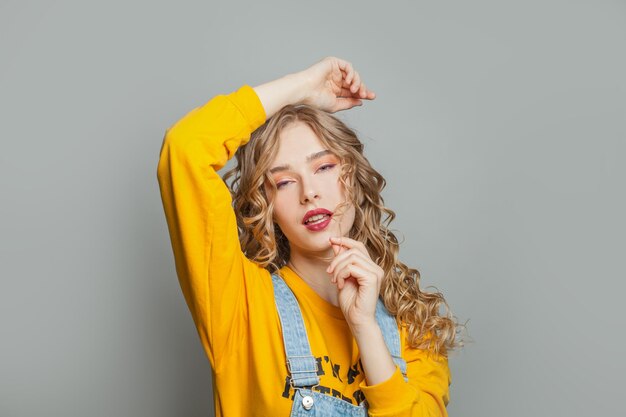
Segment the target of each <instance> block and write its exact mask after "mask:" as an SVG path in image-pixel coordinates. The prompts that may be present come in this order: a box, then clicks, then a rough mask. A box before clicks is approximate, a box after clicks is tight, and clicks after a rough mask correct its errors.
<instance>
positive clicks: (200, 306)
mask: <svg viewBox="0 0 626 417" xmlns="http://www.w3.org/2000/svg"><path fill="white" fill-rule="evenodd" d="M265 119H266V114H265V111H264V109H263V106H262V104H261V101H260V100H259V98H258V96H257V95H256V93H255V91H254V90H253V89H252V88H251V87H250V86H247V85H244V86H242V87H241V88H240V89H239V90H238V91H235V92H233V93H231V94H228V95H219V96H216V97H214V98H213V99H212V100H210V101H209V102H207V103H206V104H204V105H203V106H200V107H198V108H196V109H194V110H192V111H191V112H189V113H188V114H187V115H186V116H184V117H183V118H182V119H181V120H179V121H178V122H177V123H175V124H174V125H173V126H172V127H170V128H169V129H167V131H166V134H165V138H164V140H163V145H162V148H161V153H160V159H159V163H158V168H157V178H158V181H159V187H160V191H161V198H162V201H163V208H164V211H165V216H166V220H167V224H168V229H169V234H170V239H171V243H172V249H173V252H174V259H175V263H176V272H177V275H178V279H179V282H180V285H181V289H182V292H183V294H184V296H185V300H186V302H187V305H188V306H189V310H190V311H191V315H192V316H193V319H194V322H195V324H196V327H197V330H198V334H199V336H200V340H201V342H202V345H203V346H204V349H205V351H206V354H207V356H208V358H209V361H210V362H211V367H212V369H213V387H214V389H213V398H214V403H215V413H216V416H217V417H244V416H245V417H250V416H277V417H280V416H289V414H290V410H291V406H292V398H293V394H294V391H293V388H291V387H290V386H289V383H288V379H287V376H288V371H287V367H286V364H285V359H286V357H285V351H284V345H283V339H282V333H281V327H280V321H279V317H278V312H277V310H276V305H275V303H274V291H273V287H272V280H271V276H270V274H269V272H268V271H267V270H265V269H263V268H261V267H259V266H258V265H257V264H255V263H254V262H252V261H250V260H249V259H247V258H246V257H245V256H244V254H243V252H242V251H241V246H240V242H239V236H238V231H237V222H236V220H235V213H234V210H233V208H232V205H231V203H232V199H231V196H230V193H229V191H228V188H227V187H226V184H224V182H223V180H222V179H221V177H220V176H219V175H218V174H217V172H216V171H218V170H220V169H221V168H222V167H224V165H225V164H226V162H227V160H228V159H230V158H231V157H232V156H233V155H234V154H235V151H236V150H237V148H238V147H239V146H243V145H245V144H246V143H247V142H248V140H249V139H250V134H251V133H252V131H254V130H255V129H256V128H257V127H259V126H260V125H262V124H263V123H264V122H265ZM280 274H281V276H282V277H283V278H284V280H285V282H286V283H287V285H288V286H289V287H290V288H291V290H292V291H293V293H294V294H295V296H296V298H297V300H298V303H299V305H300V308H301V310H302V316H303V319H304V324H305V327H306V331H307V334H308V337H309V341H310V344H311V352H312V354H313V356H314V357H315V358H316V359H317V361H318V364H319V365H321V369H322V373H323V374H322V375H320V385H319V386H317V387H314V388H313V389H315V390H317V391H319V392H322V393H324V394H327V395H332V396H335V397H339V398H342V399H343V400H345V401H348V402H350V403H352V404H354V405H358V404H359V403H360V402H361V401H362V400H363V399H367V402H368V403H369V407H370V408H369V410H368V412H369V415H370V416H447V413H446V405H447V404H448V395H449V393H448V386H449V385H450V382H451V375H450V371H449V368H448V361H447V359H446V358H445V357H443V356H441V357H437V358H432V357H431V358H427V357H426V354H425V352H423V351H420V350H416V349H411V348H408V347H407V346H406V332H405V330H404V328H403V327H400V331H401V333H400V338H401V342H402V352H403V357H404V359H405V360H406V361H407V374H408V378H409V382H408V383H407V382H405V380H404V379H403V377H402V374H401V373H400V370H399V368H396V372H395V374H394V375H393V376H392V377H391V378H389V379H388V380H387V381H385V382H382V383H379V384H376V385H371V386H368V385H366V383H365V378H364V373H363V370H362V368H361V366H360V361H359V351H358V347H357V345H356V342H355V341H354V338H353V337H352V334H351V333H350V329H349V327H348V325H347V322H346V320H345V319H344V317H343V314H342V312H341V309H340V308H339V307H335V306H334V305H332V304H330V303H328V302H327V301H325V300H324V299H322V298H321V297H320V296H319V295H318V294H317V293H316V292H315V291H313V289H311V288H310V287H309V286H308V285H307V284H306V283H305V282H304V281H303V280H302V279H301V278H300V277H298V276H297V275H296V274H295V273H294V272H293V271H292V270H291V269H289V268H288V267H284V268H282V269H281V271H280Z"/></svg>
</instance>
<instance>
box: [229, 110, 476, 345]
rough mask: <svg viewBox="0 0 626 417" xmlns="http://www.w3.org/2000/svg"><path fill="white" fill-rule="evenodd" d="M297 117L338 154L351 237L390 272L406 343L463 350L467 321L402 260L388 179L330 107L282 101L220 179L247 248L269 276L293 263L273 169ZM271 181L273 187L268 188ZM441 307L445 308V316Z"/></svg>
mask: <svg viewBox="0 0 626 417" xmlns="http://www.w3.org/2000/svg"><path fill="white" fill-rule="evenodd" d="M295 122H303V123H306V124H307V125H308V126H309V127H310V128H311V129H312V130H313V132H315V134H316V135H317V137H318V138H319V139H320V141H321V142H322V143H323V144H324V145H325V146H326V149H329V150H330V151H331V152H332V153H333V154H335V155H336V156H337V157H338V158H339V159H340V161H341V173H340V177H339V181H340V182H341V183H342V184H343V187H344V191H345V194H346V201H345V204H353V205H354V207H355V219H354V224H353V227H352V229H351V230H350V231H349V237H350V238H352V239H355V240H358V241H360V242H363V243H364V244H365V246H366V248H367V250H368V252H369V255H370V257H371V258H372V260H374V262H376V263H377V264H378V265H379V266H380V267H381V268H382V269H383V270H384V271H385V276H384V278H383V281H382V284H381V295H382V299H383V302H384V304H385V307H386V308H387V310H388V311H389V313H390V314H392V315H394V316H395V317H396V319H397V320H398V321H399V322H400V324H401V326H405V327H406V329H407V338H408V343H409V345H410V346H411V347H413V348H416V349H423V350H426V351H428V352H429V354H430V353H434V354H440V355H443V356H446V357H447V354H448V351H450V350H453V349H456V348H459V347H462V346H463V345H464V342H463V341H462V340H460V338H459V337H458V336H457V335H458V333H459V331H460V328H462V327H464V326H463V325H460V324H458V323H457V322H456V320H455V316H453V315H452V313H451V311H450V308H449V306H448V304H447V302H446V301H445V299H444V297H443V295H442V294H441V293H440V292H438V291H436V292H426V291H423V290H421V289H420V286H419V283H420V273H419V271H418V270H417V269H414V268H409V267H408V266H407V265H405V264H404V263H402V262H400V260H399V259H398V253H399V250H400V247H399V243H398V240H397V238H396V236H395V235H394V234H393V233H392V232H391V230H390V229H389V224H390V223H391V222H392V221H393V219H394V218H395V213H394V211H392V210H391V209H389V208H387V207H385V205H384V201H383V198H382V196H381V191H382V190H383V188H384V187H385V184H386V182H385V179H384V178H383V176H382V175H381V174H379V173H378V172H377V171H376V170H375V169H374V168H372V166H371V165H370V163H369V161H368V160H367V158H366V157H365V156H364V155H363V148H364V146H363V144H362V143H361V141H360V140H359V139H358V137H357V135H356V133H355V132H354V131H353V130H352V129H350V128H349V127H348V126H346V125H345V124H344V123H343V122H342V121H341V120H339V119H338V118H336V117H335V116H333V115H331V114H329V113H327V112H325V111H322V110H319V109H316V108H314V107H311V106H307V105H289V106H285V107H283V108H282V109H281V110H280V111H279V112H277V113H276V114H275V115H274V116H272V117H271V118H270V119H269V120H267V121H266V122H265V123H264V124H263V125H262V126H261V127H259V128H258V129H256V130H255V131H254V132H253V133H252V135H251V137H250V140H249V142H248V143H247V144H246V145H245V146H241V147H239V149H238V150H237V152H236V154H235V156H236V161H237V164H236V166H235V167H234V168H232V169H230V170H228V171H227V172H226V173H225V174H224V176H223V180H224V181H225V182H226V184H227V185H228V187H229V189H230V192H231V195H232V199H233V206H234V209H235V213H236V218H237V225H238V228H239V237H240V240H241V248H242V251H243V253H244V254H245V255H246V256H247V257H248V258H249V259H251V260H252V261H254V262H255V263H257V264H258V265H260V266H262V267H264V268H266V269H267V270H268V271H270V272H271V273H275V272H276V273H277V272H278V271H279V269H280V268H282V267H283V266H284V265H286V264H287V262H288V261H289V256H290V252H289V241H288V240H287V238H286V237H285V235H284V234H283V233H282V231H281V230H280V228H279V227H278V225H277V224H276V223H274V221H273V209H274V195H275V192H276V184H275V183H274V181H273V180H272V177H271V176H270V175H269V169H270V165H271V164H272V162H273V160H274V158H275V157H276V154H277V152H278V140H279V137H280V134H281V132H282V131H283V129H285V127H287V126H289V125H290V124H292V123H295ZM230 178H232V182H231V184H228V180H229V179H230ZM266 184H270V188H267V189H268V190H269V192H266V187H265V185H266ZM440 307H445V311H444V312H443V313H440Z"/></svg>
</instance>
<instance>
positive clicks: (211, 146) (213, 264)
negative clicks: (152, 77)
mask: <svg viewBox="0 0 626 417" xmlns="http://www.w3.org/2000/svg"><path fill="white" fill-rule="evenodd" d="M265 118H266V114H265V111H264V109H263V106H262V104H261V101H260V100H259V98H258V96H257V95H256V93H255V91H254V89H253V88H252V87H250V86H247V85H244V86H242V87H241V88H240V89H239V90H237V91H235V92H233V93H231V94H228V95H218V96H216V97H214V98H213V99H211V100H210V101H208V102H207V103H206V104H204V105H203V106H200V107H198V108H195V109H193V110H192V111H190V112H189V113H188V114H187V115H185V116H184V117H183V118H182V119H180V120H179V121H178V122H176V123H175V124H174V125H173V126H172V127H170V128H169V129H167V130H166V133H165V137H164V139H163V143H162V147H161V151H160V158H159V162H158V167H157V179H158V182H159V188H160V193H161V200H162V202H163V208H164V211H165V217H166V220H167V225H168V229H169V234H170V240H171V244H172V250H173V252H174V260H175V264H176V273H177V275H178V279H179V282H180V286H181V289H182V292H183V295H184V297H185V301H186V302H187V305H188V307H189V310H190V312H191V315H192V316H193V319H194V322H195V324H196V328H197V330H198V334H199V336H200V339H201V341H202V344H203V346H204V348H205V351H206V353H207V356H208V357H209V361H210V362H211V365H212V366H213V368H214V369H215V370H216V371H218V370H219V366H220V360H221V358H222V357H223V355H225V354H227V353H228V352H227V350H228V347H229V346H237V345H238V342H240V341H241V340H239V341H237V338H240V337H241V335H242V334H244V331H243V326H244V323H246V322H247V310H246V309H247V304H246V302H245V300H244V298H243V297H244V296H245V280H249V279H253V278H254V277H255V276H259V274H261V272H266V271H265V270H264V269H262V268H261V267H260V266H258V265H257V264H255V263H253V262H252V261H250V260H248V259H247V258H246V257H245V255H244V254H243V252H242V251H241V246H240V242H239V235H238V230H237V222H236V217H235V213H234V210H233V208H232V199H231V195H230V192H229V190H228V188H227V186H226V184H225V183H224V181H223V180H222V178H221V177H220V176H219V175H218V174H217V172H216V171H218V170H219V169H221V168H222V167H224V165H226V162H227V161H228V160H229V159H230V158H232V157H233V155H234V154H235V151H236V150H237V148H238V147H239V146H242V145H245V144H246V143H247V142H248V141H249V139H250V135H251V133H252V132H253V131H254V130H255V129H256V128H257V127H259V126H261V125H262V124H263V123H264V122H265Z"/></svg>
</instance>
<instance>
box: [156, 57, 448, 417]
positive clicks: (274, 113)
mask: <svg viewBox="0 0 626 417" xmlns="http://www.w3.org/2000/svg"><path fill="white" fill-rule="evenodd" d="M374 98H375V94H374V93H373V92H372V91H370V90H369V89H368V88H367V87H366V85H365V84H364V83H363V81H362V80H361V77H360V75H359V73H358V72H357V71H355V70H354V68H353V67H352V65H351V64H350V63H349V62H347V61H345V60H342V59H339V58H335V57H328V58H325V59H323V60H322V61H320V62H318V63H316V64H314V65H313V66H311V67H310V68H308V69H306V70H304V71H301V72H297V73H293V74H289V75H286V76H284V77H282V78H279V79H277V80H275V81H272V82H268V83H266V84H262V85H260V86H257V87H254V88H252V87H250V86H248V85H244V86H242V87H241V88H240V89H239V90H237V91H235V92H233V93H231V94H228V95H219V96H216V97H214V98H213V99H212V100H210V101H209V102H207V103H206V104H204V105H203V106H201V107H198V108H196V109H194V110H192V111H191V112H190V113H188V114H187V115H186V116H184V117H183V118H182V119H181V120H179V121H178V122H177V123H175V124H174V126H172V127H171V128H170V129H168V130H167V132H166V135H165V139H164V141H163V145H162V148H161V155H160V160H159V164H158V171H157V176H158V180H159V185H160V190H161V197H162V200H163V206H164V210H165V215H166V219H167V223H168V227H169V232H170V237H171V241H172V248H173V251H174V257H175V261H176V271H177V274H178V277H179V281H180V285H181V288H182V291H183V294H184V296H185V299H186V301H187V304H188V306H189V309H190V311H191V314H192V316H193V318H194V321H195V324H196V327H197V330H198V334H199V336H200V339H201V341H202V344H203V346H204V348H205V351H206V353H207V356H208V358H209V361H210V362H211V367H212V370H213V385H214V402H215V410H216V415H217V416H224V417H239V416H300V415H302V416H304V415H307V416H367V415H370V416H434V415H438V416H445V415H447V413H446V405H447V404H448V398H449V391H448V387H449V384H450V382H451V376H450V371H449V368H448V361H447V352H448V351H449V350H451V349H454V348H456V347H458V346H460V343H459V341H458V339H457V340H455V335H456V333H457V330H456V328H457V325H458V324H457V323H456V322H455V321H454V320H453V316H452V315H451V313H450V311H449V310H447V314H445V315H440V312H439V307H440V306H445V307H446V309H447V304H446V302H445V300H444V298H443V296H442V295H441V294H440V293H427V292H423V291H421V290H420V288H419V273H418V271H417V270H415V269H411V268H409V267H407V266H406V265H404V264H403V263H401V262H400V261H399V260H398V251H399V247H398V242H397V240H396V237H395V236H394V234H393V233H392V232H391V231H389V229H388V228H387V226H388V224H389V222H391V220H393V218H394V216H395V215H394V213H393V211H391V210H389V209H388V208H386V207H385V206H384V205H383V200H382V198H381V196H380V192H381V190H382V189H383V187H384V185H385V180H384V179H383V177H382V176H381V175H380V174H379V173H378V172H376V171H375V170H374V169H373V168H372V167H371V166H370V164H369V162H368V161H367V159H366V158H365V157H364V155H363V145H362V144H361V142H360V141H359V140H358V138H357V137H356V135H355V133H354V132H353V131H352V130H351V129H349V128H348V127H347V126H345V125H344V123H342V122H341V121H340V120H339V119H337V118H335V117H334V116H332V115H331V114H330V113H333V112H336V111H339V110H345V109H349V108H352V107H354V106H358V105H362V104H363V100H373V99H374ZM244 145H245V146H244ZM233 156H236V157H237V165H236V167H235V168H233V169H232V170H230V171H229V172H228V173H226V175H225V176H224V178H223V179H222V178H221V177H220V176H219V175H218V174H217V171H218V170H220V169H221V168H223V167H224V165H225V164H226V162H227V161H228V160H229V159H230V158H232V157H233ZM229 178H232V179H233V180H232V183H231V185H230V189H229V186H228V185H227V184H226V181H227V180H228V179H229ZM383 216H385V218H384V219H383Z"/></svg>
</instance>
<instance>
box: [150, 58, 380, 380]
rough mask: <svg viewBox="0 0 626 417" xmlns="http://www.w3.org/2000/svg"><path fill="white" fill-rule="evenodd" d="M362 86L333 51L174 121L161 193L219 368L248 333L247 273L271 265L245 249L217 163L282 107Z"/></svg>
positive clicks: (190, 300)
mask: <svg viewBox="0 0 626 417" xmlns="http://www.w3.org/2000/svg"><path fill="white" fill-rule="evenodd" d="M348 80H350V82H348ZM348 86H352V87H353V88H354V90H355V93H349V91H348V90H347V88H346V87H348ZM355 94H360V95H362V96H363V98H373V93H370V92H368V91H367V89H366V88H365V86H364V85H362V84H361V83H360V79H359V77H358V73H356V72H355V71H354V70H353V69H352V66H351V65H350V64H349V63H348V62H346V61H343V60H340V59H338V58H326V59H324V60H322V61H320V62H318V63H317V64H315V65H313V66H311V67H310V68H308V69H306V70H304V71H301V72H298V73H293V74H289V75H286V76H284V77H282V78H279V79H277V80H274V81H271V82H268V83H265V84H262V85H259V86H258V87H255V88H252V87H250V86H247V85H244V86H243V87H241V88H240V89H239V90H238V91H235V92H233V93H231V94H228V95H218V96H216V97H214V98H213V99H211V100H210V101H208V102H207V103H206V104H204V105H203V106H200V107H198V108H195V109H193V110H192V111H190V112H189V113H188V114H187V115H185V116H184V117H183V118H182V119H180V120H179V121H178V122H176V123H175V124H174V125H173V126H172V127H170V128H169V129H167V131H166V134H165V138H164V140H163V144H162V147H161V152H160V158H159V163H158V167H157V178H158V182H159V187H160V192H161V199H162V202H163V208H164V211H165V217H166V220H167V225H168V229H169V234H170V239H171V243H172V249H173V252H174V259H175V264H176V272H177V275H178V278H179V281H180V285H181V289H182V291H183V294H184V296H185V300H186V302H187V305H188V306H189V309H190V312H191V314H192V316H193V318H194V321H195V324H196V327H197V330H198V334H199V336H200V339H201V341H202V344H203V346H204V347H205V350H206V352H207V356H208V357H209V360H210V362H211V365H212V366H213V368H214V369H216V370H217V369H219V366H220V359H221V358H222V357H223V356H224V355H227V354H228V351H229V347H230V346H234V345H235V343H233V341H236V340H239V341H240V340H241V337H243V335H244V334H245V331H244V327H245V323H246V322H247V314H248V312H247V305H246V302H245V299H244V296H245V293H244V289H245V288H244V282H245V280H250V279H255V278H256V277H258V276H259V275H260V274H262V273H264V270H262V269H261V268H260V267H259V266H258V265H256V264H255V263H253V262H252V261H250V260H248V259H247V258H246V257H245V256H244V255H243V253H242V251H241V247H240V243H239V236H238V231H237V222H236V217H235V213H234V211H233V208H232V200H231V196H230V192H229V190H228V188H227V187H226V184H224V182H223V181H222V179H221V177H220V176H219V175H218V174H217V171H218V170H219V169H221V168H222V167H224V165H226V162H227V161H228V160H229V159H230V158H232V157H233V155H234V154H235V152H236V150H237V148H238V147H239V146H243V145H245V144H246V143H247V142H248V141H249V139H250V135H251V133H252V132H253V131H254V130H255V129H256V128H258V127H259V126H260V125H262V124H263V123H264V122H265V120H266V118H268V117H271V116H272V115H273V114H274V113H275V112H276V111H278V110H279V109H280V108H281V107H283V106H285V105H287V104H297V103H308V104H312V105H315V106H318V107H320V108H323V109H326V110H327V111H337V110H342V109H347V108H350V107H352V106H354V105H358V104H360V99H357V98H355ZM340 95H346V96H347V97H340Z"/></svg>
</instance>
